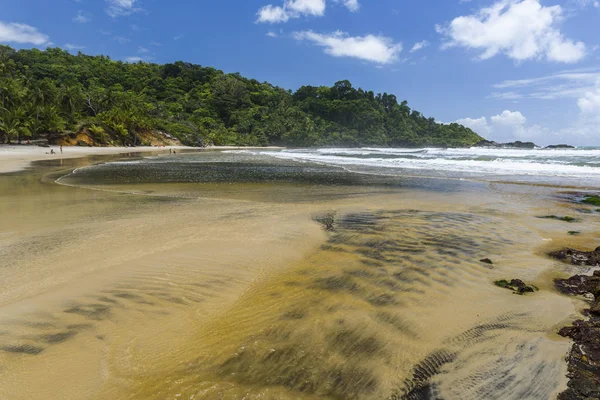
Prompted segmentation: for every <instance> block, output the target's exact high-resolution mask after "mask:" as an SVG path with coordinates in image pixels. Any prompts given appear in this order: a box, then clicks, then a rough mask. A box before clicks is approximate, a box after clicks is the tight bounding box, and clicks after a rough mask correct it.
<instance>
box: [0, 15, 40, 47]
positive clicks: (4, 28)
mask: <svg viewBox="0 0 600 400" xmlns="http://www.w3.org/2000/svg"><path fill="white" fill-rule="evenodd" d="M48 41H49V38H48V36H47V35H44V34H43V33H40V32H39V31H38V30H37V28H34V27H33V26H30V25H26V24H19V23H6V22H2V21H0V43H31V44H34V45H36V46H41V45H44V44H48Z"/></svg>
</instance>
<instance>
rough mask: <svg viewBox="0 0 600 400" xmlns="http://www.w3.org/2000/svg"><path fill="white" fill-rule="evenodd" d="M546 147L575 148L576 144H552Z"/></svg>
mask: <svg viewBox="0 0 600 400" xmlns="http://www.w3.org/2000/svg"><path fill="white" fill-rule="evenodd" d="M544 148H545V149H574V148H575V146H571V145H570V144H551V145H550V146H546V147H544Z"/></svg>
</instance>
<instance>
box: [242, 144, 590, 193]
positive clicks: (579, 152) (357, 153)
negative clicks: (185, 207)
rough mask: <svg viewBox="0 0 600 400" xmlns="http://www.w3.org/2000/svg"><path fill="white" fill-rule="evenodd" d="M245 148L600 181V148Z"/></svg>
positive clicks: (393, 165)
mask: <svg viewBox="0 0 600 400" xmlns="http://www.w3.org/2000/svg"><path fill="white" fill-rule="evenodd" d="M232 152H234V151H232ZM244 153H245V154H254V155H257V156H258V155H260V156H269V157H276V158H279V159H288V160H294V161H300V162H315V163H321V164H327V165H333V166H341V167H344V168H346V169H348V170H353V171H356V172H360V171H362V170H365V168H367V169H368V170H369V172H373V171H374V170H378V171H380V172H381V173H385V174H389V173H394V171H396V172H399V170H402V169H404V170H410V171H413V172H414V171H419V173H420V174H427V172H431V173H433V175H435V176H438V175H444V176H455V177H463V176H469V177H473V176H475V177H476V176H481V177H484V178H489V177H493V176H498V177H500V176H502V177H506V176H515V177H529V178H531V177H539V178H542V179H540V180H542V181H543V178H544V177H548V178H554V179H556V178H560V179H563V180H564V182H565V183H569V181H570V180H579V181H582V180H586V179H591V180H592V181H590V183H593V184H594V185H598V184H600V149H590V148H587V149H585V148H584V149H548V150H546V149H493V148H464V149H440V148H425V149H407V148H324V149H293V150H283V151H260V150H254V151H248V150H246V151H244ZM399 173H400V172H399Z"/></svg>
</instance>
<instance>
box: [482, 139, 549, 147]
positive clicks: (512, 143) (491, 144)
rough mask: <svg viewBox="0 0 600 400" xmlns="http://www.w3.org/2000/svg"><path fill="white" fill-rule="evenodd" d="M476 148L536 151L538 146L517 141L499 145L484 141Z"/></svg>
mask: <svg viewBox="0 0 600 400" xmlns="http://www.w3.org/2000/svg"><path fill="white" fill-rule="evenodd" d="M475 147H495V148H508V149H535V148H536V147H538V146H536V144H535V143H533V142H521V141H520V140H517V141H516V142H508V143H498V142H494V141H492V140H482V141H480V142H478V143H477V144H475Z"/></svg>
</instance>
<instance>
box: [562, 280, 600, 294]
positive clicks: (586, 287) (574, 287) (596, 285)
mask: <svg viewBox="0 0 600 400" xmlns="http://www.w3.org/2000/svg"><path fill="white" fill-rule="evenodd" d="M594 278H599V277H596V276H594V277H590V276H586V275H575V276H572V277H570V278H569V279H556V280H555V281H554V286H555V287H556V289H558V291H559V292H561V293H565V294H570V295H582V294H585V293H592V294H594V295H595V294H596V293H599V290H600V282H599V279H594Z"/></svg>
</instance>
